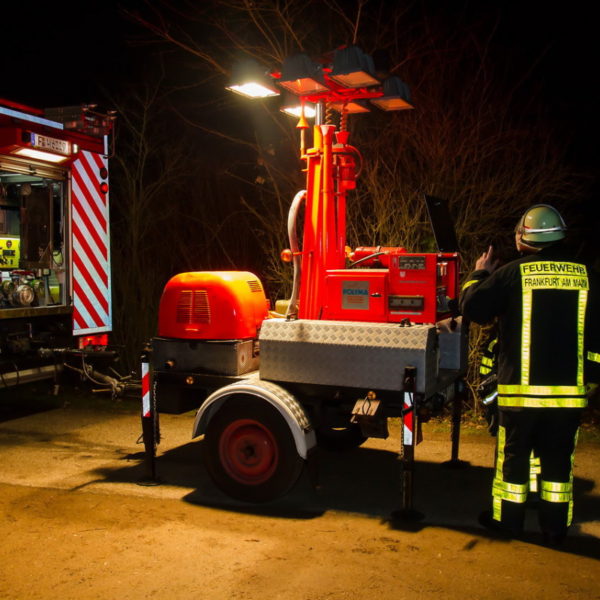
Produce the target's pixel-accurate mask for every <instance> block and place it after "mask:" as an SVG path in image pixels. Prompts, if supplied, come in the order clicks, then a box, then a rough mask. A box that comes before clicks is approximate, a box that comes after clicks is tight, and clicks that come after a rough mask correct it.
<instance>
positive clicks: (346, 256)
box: [142, 48, 466, 513]
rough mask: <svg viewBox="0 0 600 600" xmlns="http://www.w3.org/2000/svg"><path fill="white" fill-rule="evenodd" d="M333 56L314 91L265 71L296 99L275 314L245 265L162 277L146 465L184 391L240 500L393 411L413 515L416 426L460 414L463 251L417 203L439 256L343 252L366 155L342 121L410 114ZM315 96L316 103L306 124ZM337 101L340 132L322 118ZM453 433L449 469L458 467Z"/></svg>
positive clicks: (441, 209)
mask: <svg viewBox="0 0 600 600" xmlns="http://www.w3.org/2000/svg"><path fill="white" fill-rule="evenodd" d="M349 50H350V51H352V52H355V53H356V52H359V53H360V50H359V49H356V48H350V49H349ZM336 55H337V51H336ZM365 56H366V55H365ZM359 57H360V55H359ZM336 58H337V57H334V61H333V65H328V66H322V67H321V68H319V69H318V82H317V83H318V84H319V85H317V84H315V83H313V82H311V81H308V83H307V79H306V78H303V76H301V75H298V74H297V73H293V74H289V75H288V74H286V69H287V67H286V64H285V63H284V65H283V68H282V70H281V71H280V72H277V73H274V74H272V78H273V79H275V80H276V82H277V84H278V85H279V86H280V87H285V88H287V89H289V90H290V91H292V92H293V93H294V94H295V95H296V96H297V97H298V99H299V101H300V104H301V112H300V119H299V121H298V126H297V127H298V130H299V132H300V158H301V159H302V161H303V163H304V172H305V173H306V189H304V190H301V191H299V192H298V193H297V194H296V196H295V197H294V198H293V199H292V200H291V203H290V208H289V215H288V221H287V229H288V236H289V241H290V247H289V249H287V250H285V251H284V252H283V253H282V257H283V258H284V259H287V260H289V261H290V262H291V266H292V268H293V288H292V292H291V296H290V298H289V299H287V300H285V301H278V302H277V304H276V306H275V309H274V310H272V309H271V306H270V305H269V302H268V301H267V298H266V295H265V291H264V289H263V285H262V283H261V281H260V279H259V278H258V277H257V276H256V275H255V274H253V273H250V272H246V271H239V272H238V271H216V272H203V271H198V272H188V273H180V274H178V275H175V276H174V277H172V278H171V279H170V280H169V281H168V282H167V284H166V286H165V288H164V291H163V293H162V297H161V300H160V306H159V319H158V331H157V335H156V336H155V337H153V338H152V339H151V340H150V342H149V345H148V348H147V349H146V351H145V352H144V355H143V360H142V391H143V400H142V428H143V429H142V430H143V435H144V443H145V446H146V457H147V459H148V463H147V464H148V466H149V469H150V471H149V476H150V477H155V476H156V471H155V465H154V462H153V460H152V458H153V456H154V455H155V452H156V444H157V443H158V440H159V436H158V426H157V421H158V419H157V413H158V412H160V411H161V410H163V411H166V410H167V406H168V405H169V404H170V403H172V402H173V400H174V399H177V398H182V397H184V396H185V397H188V398H190V397H191V398H192V399H193V400H194V402H195V403H196V405H197V406H198V407H199V408H198V410H197V412H196V416H195V420H194V424H193V428H192V437H193V438H196V437H199V436H204V440H203V444H202V450H203V452H202V454H203V461H204V464H205V467H206V469H207V471H208V473H209V475H210V476H211V478H212V480H213V481H214V483H215V484H216V486H217V487H218V488H220V489H221V490H222V491H223V492H225V493H226V494H227V495H229V496H230V497H233V498H236V499H238V500H242V501H247V502H265V501H270V500H273V499H275V498H277V497H280V496H282V495H284V494H285V493H286V492H288V491H289V490H290V489H291V487H292V486H293V485H294V484H295V482H296V481H297V479H298V477H299V474H300V473H301V471H302V470H303V468H304V467H305V466H309V467H312V466H314V460H315V457H316V451H317V449H318V448H319V447H320V446H325V447H328V448H334V449H343V448H351V447H354V446H359V445H360V444H361V443H362V442H364V441H365V440H366V439H367V438H369V437H381V438H385V437H387V436H388V419H390V418H394V417H396V418H399V419H401V439H400V443H399V451H400V453H401V456H402V461H401V462H402V465H403V469H402V483H403V498H402V509H403V510H404V511H406V512H407V513H408V512H410V511H412V510H413V509H412V479H413V463H414V447H415V445H416V444H417V443H418V441H420V439H421V429H420V422H421V421H422V420H425V419H426V418H427V415H430V414H431V413H432V412H433V411H435V410H439V409H440V407H442V406H444V405H446V404H447V403H450V402H451V401H454V416H455V419H454V425H457V424H458V423H459V421H460V402H461V397H462V393H463V390H464V384H463V381H462V376H463V375H464V373H465V371H466V335H465V331H464V328H463V326H462V322H461V318H460V316H458V315H457V313H456V310H455V306H456V301H457V298H458V294H459V287H458V284H459V268H460V265H459V254H458V251H457V248H453V247H451V244H450V243H449V242H448V240H449V239H452V235H448V223H449V211H448V207H447V204H446V203H445V202H444V201H443V200H441V199H439V198H435V197H425V196H424V198H423V201H424V202H427V206H428V208H429V214H430V216H431V217H432V221H436V220H437V221H438V223H439V221H440V219H439V216H440V215H443V216H444V219H442V221H443V222H445V225H444V227H442V229H445V231H446V233H445V234H443V233H442V232H441V230H440V228H439V227H438V230H437V231H436V230H435V229H434V231H435V232H436V233H435V235H436V239H437V240H438V248H437V250H438V251H437V252H418V251H409V250H407V249H406V248H404V247H389V246H386V247H382V246H370V247H359V248H356V249H355V250H354V251H350V249H349V248H348V247H347V245H346V218H347V216H346V199H347V194H348V193H349V192H351V191H352V190H353V189H355V187H356V185H357V175H358V173H359V171H360V167H361V160H362V157H361V155H360V152H359V151H358V149H357V148H355V147H354V146H352V145H351V144H350V132H349V130H348V128H347V122H348V115H349V114H351V113H352V112H354V111H353V110H352V106H354V105H357V106H360V105H361V104H360V103H362V102H365V101H372V103H373V104H374V105H375V104H376V101H382V102H383V101H384V100H389V101H390V104H387V105H385V104H382V107H383V108H384V110H388V109H390V108H389V107H392V108H391V109H398V108H401V109H409V108H411V107H412V106H411V104H410V102H409V99H408V97H407V96H408V94H407V93H406V89H405V88H404V89H403V91H402V93H396V95H393V94H391V93H390V91H389V86H386V84H385V83H384V84H383V85H381V82H380V81H379V80H378V79H376V78H375V77H372V80H371V81H368V80H367V81H365V80H364V78H363V79H359V81H355V80H354V81H353V80H352V78H351V75H352V74H350V77H348V78H346V79H344V78H343V77H341V76H340V77H336V75H340V74H341V75H344V74H348V69H346V71H345V73H344V69H343V65H344V61H343V60H342V61H341V63H342V67H340V68H338V67H336ZM342 58H343V57H342ZM302 60H303V61H304V62H305V63H306V62H307V60H308V59H307V57H302ZM296 62H298V61H296ZM339 62H340V61H338V63H339ZM364 62H365V61H363V64H364ZM289 66H290V65H288V67H289ZM288 70H290V69H288ZM291 70H293V69H291ZM315 72H316V71H315ZM363 75H364V74H363ZM359 77H360V75H359ZM314 79H317V78H316V77H315V78H314ZM396 83H397V82H396ZM232 89H233V88H232ZM238 91H239V89H238ZM309 103H311V104H314V106H315V108H316V115H315V125H314V126H312V127H310V126H309V125H308V122H307V119H306V116H305V111H306V110H307V107H308V105H309ZM331 107H333V108H334V109H335V110H337V112H338V113H339V123H338V124H335V123H332V122H331V121H332V120H333V119H331V118H328V115H329V113H331V111H330V110H329V109H330V108H331ZM311 134H312V135H311ZM301 222H302V227H303V231H302V232H299V231H298V229H299V228H300V223H301ZM452 231H453V230H452ZM454 239H455V236H454ZM454 431H455V433H454V434H453V438H452V458H451V460H452V461H454V462H455V463H459V462H460V461H458V428H457V427H456V428H455V429H454ZM310 471H311V472H313V473H314V471H315V470H314V469H310Z"/></svg>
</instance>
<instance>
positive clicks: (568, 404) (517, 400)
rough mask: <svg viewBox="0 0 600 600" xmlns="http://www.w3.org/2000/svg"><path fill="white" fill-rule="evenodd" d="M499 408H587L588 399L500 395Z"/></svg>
mask: <svg viewBox="0 0 600 600" xmlns="http://www.w3.org/2000/svg"><path fill="white" fill-rule="evenodd" d="M498 406H514V407H523V408H585V407H586V406H587V398H586V397H585V396H583V397H571V398H564V397H550V398H534V397H530V396H501V395H498Z"/></svg>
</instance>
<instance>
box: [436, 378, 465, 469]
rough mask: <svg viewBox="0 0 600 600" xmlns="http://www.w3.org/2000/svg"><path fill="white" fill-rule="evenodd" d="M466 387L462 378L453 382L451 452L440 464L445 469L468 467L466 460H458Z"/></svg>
mask: <svg viewBox="0 0 600 600" xmlns="http://www.w3.org/2000/svg"><path fill="white" fill-rule="evenodd" d="M465 392H466V385H465V381H464V379H463V378H462V377H460V378H458V379H457V380H456V381H455V382H454V399H453V400H452V426H451V430H450V439H451V442H452V450H451V454H450V460H448V461H446V462H445V463H442V464H443V465H444V466H445V467H448V468H451V469H463V468H465V467H467V466H469V462H468V461H466V460H460V459H459V458H458V450H459V446H460V421H461V418H462V407H463V402H464V398H465Z"/></svg>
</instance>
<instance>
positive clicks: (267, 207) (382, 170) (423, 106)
mask: <svg viewBox="0 0 600 600" xmlns="http://www.w3.org/2000/svg"><path fill="white" fill-rule="evenodd" d="M153 6H154V7H155V8H152V9H149V10H148V11H145V12H142V13H133V12H131V11H129V12H128V13H127V15H128V16H129V18H132V19H134V20H135V21H137V22H138V23H140V24H141V25H142V26H143V28H144V29H145V30H146V31H149V32H151V33H152V35H153V36H154V39H158V40H162V41H163V42H165V43H166V44H167V47H171V48H177V49H178V51H181V53H180V54H178V55H177V56H180V57H184V56H185V57H187V58H188V59H192V64H193V69H194V71H193V72H194V76H195V77H198V74H199V73H201V74H202V80H203V82H204V83H206V84H211V85H213V86H214V87H213V90H214V94H216V95H218V96H219V98H220V101H219V109H218V110H220V111H221V114H233V112H235V113H236V114H237V115H238V117H239V115H246V116H247V117H248V118H247V119H242V120H241V121H240V120H239V119H237V120H236V119H234V120H229V121H220V120H219V119H218V118H212V119H206V118H205V119H202V118H198V117H191V116H190V114H191V113H190V112H189V110H186V109H183V108H182V109H180V114H181V116H182V118H185V119H186V120H187V122H188V124H191V123H192V122H193V126H194V127H197V128H199V129H201V130H203V131H204V132H209V133H211V134H212V135H214V136H215V137H219V138H221V139H224V140H227V141H228V142H229V143H231V144H233V146H232V147H237V148H238V149H242V148H244V149H246V150H250V151H251V152H252V153H254V160H255V164H254V169H252V168H250V169H249V168H248V164H246V165H245V167H246V168H245V169H244V168H242V165H241V164H239V163H237V164H234V165H230V166H229V167H228V168H227V169H225V170H224V174H227V175H229V176H231V177H232V178H234V179H236V180H238V181H240V182H242V183H244V184H246V185H247V187H246V188H245V189H246V190H247V193H245V194H244V196H243V198H242V199H241V202H240V204H239V208H241V209H245V210H246V211H247V213H248V214H249V218H251V219H253V222H254V223H255V227H256V229H257V232H258V233H257V236H258V241H259V242H260V244H261V246H262V251H263V253H264V256H265V257H266V259H265V263H264V267H263V269H262V273H261V274H262V276H263V277H264V278H265V279H266V281H267V282H268V287H269V289H270V292H271V296H273V297H276V296H278V295H280V294H284V293H286V292H287V287H286V285H287V283H288V282H289V273H288V271H287V270H286V268H285V267H282V265H281V263H280V261H279V252H280V250H281V249H282V248H283V247H284V246H285V243H286V239H285V215H286V213H287V207H288V206H289V203H290V201H291V199H292V197H293V194H294V193H295V192H296V191H297V190H298V189H299V188H300V187H303V184H302V180H301V178H299V168H298V167H299V163H298V156H297V155H298V152H297V146H298V143H297V141H296V137H297V134H296V131H295V129H294V124H293V123H290V122H289V121H285V120H284V119H283V118H282V117H281V115H280V114H279V111H278V110H277V109H276V108H274V107H273V106H269V105H268V104H262V105H260V106H258V107H254V108H242V105H241V103H240V102H239V101H238V100H237V99H235V98H230V99H226V97H225V92H220V91H217V90H221V89H222V88H223V87H224V84H225V83H226V81H227V77H228V75H229V73H230V70H231V66H232V65H233V64H234V63H235V61H236V60H238V59H239V58H240V56H252V57H253V58H255V59H256V60H258V61H260V62H262V63H263V64H265V65H266V66H267V67H269V68H276V67H279V66H280V65H281V62H282V60H283V59H284V57H285V56H287V55H289V54H291V53H293V52H296V51H305V52H307V53H308V54H310V55H311V56H314V57H315V58H322V57H323V56H325V55H326V54H327V52H329V51H331V50H332V49H334V48H335V47H338V46H339V45H341V44H349V43H356V44H358V45H359V46H361V47H362V48H363V49H364V50H365V51H366V52H368V53H371V54H374V53H375V51H382V52H383V55H384V56H385V57H387V65H385V67H384V68H385V71H386V72H387V73H388V74H396V75H400V76H401V78H402V79H404V80H405V81H407V82H408V83H409V84H410V86H411V89H412V92H413V103H414V106H415V109H414V110H412V111H403V112H402V113H399V114H394V115H388V114H369V115H360V116H356V117H355V118H354V117H353V118H352V120H351V122H350V130H351V132H352V140H353V144H354V145H356V146H358V147H359V149H360V150H361V152H362V154H363V161H364V164H363V171H362V175H361V179H360V181H359V189H358V191H357V193H356V194H355V195H354V197H352V198H351V199H350V201H349V205H348V209H349V213H350V214H349V220H348V223H349V232H348V235H349V240H350V241H351V242H352V243H353V244H361V245H375V244H383V245H394V246H405V247H406V248H408V249H410V250H419V251H423V250H433V240H432V235H431V231H430V228H429V225H428V222H427V218H426V211H425V205H424V202H423V194H425V193H429V194H433V195H437V196H441V197H444V198H447V199H448V200H449V201H450V208H451V212H452V214H453V216H454V219H455V224H456V229H457V233H458V237H459V241H460V245H461V248H462V257H463V261H464V262H463V264H464V265H466V267H468V266H470V264H472V262H473V260H474V259H475V257H476V256H477V254H478V253H480V252H481V251H482V250H483V249H484V248H485V247H486V246H487V244H489V243H490V242H491V241H494V242H496V243H497V244H498V245H499V246H500V247H504V249H505V250H506V251H507V252H508V247H509V245H510V242H511V236H510V232H511V230H512V227H513V226H514V222H515V221H516V218H517V216H518V215H519V214H520V213H521V212H522V210H523V208H524V207H525V206H527V205H529V204H531V203H532V202H536V201H541V200H546V199H549V198H550V199H552V201H554V202H555V203H556V204H557V205H558V206H559V207H560V208H561V209H563V210H566V211H567V212H568V210H569V207H570V206H572V204H573V203H574V202H576V201H577V199H578V198H580V197H581V195H582V193H583V192H584V190H585V186H586V185H587V181H586V180H585V178H582V177H580V176H579V174H578V173H576V172H574V171H573V169H572V168H571V167H569V166H568V164H567V162H566V161H565V158H564V151H563V148H562V147H561V140H559V139H557V137H556V136H555V135H554V133H553V131H552V129H551V128H549V126H548V123H547V121H546V116H545V114H544V110H543V106H542V105H541V104H540V103H539V96H538V95H537V94H536V89H535V86H534V85H532V84H531V72H532V70H533V69H534V68H535V64H532V65H525V66H524V67H523V68H521V69H520V70H517V69H516V68H515V67H514V65H510V64H506V63H505V64H503V63H502V62H501V61H499V59H498V56H493V48H494V45H493V40H494V35H495V26H496V23H495V22H494V21H493V20H491V21H488V22H480V23H477V22H469V23H467V22H464V21H461V20H460V18H459V17H457V18H456V19H454V20H452V19H450V18H449V17H448V14H445V15H444V18H436V17H435V16H433V17H432V16H428V15H427V14H425V13H422V12H420V5H419V4H418V3H413V4H410V3H409V4H407V5H404V4H403V5H400V3H395V2H392V3H390V2H385V1H383V0H381V1H379V0H370V1H367V0H357V1H356V2H355V3H352V4H350V3H347V2H344V3H342V2H338V1H337V0H323V1H316V0H312V1H311V0H307V1H303V2H299V1H298V0H277V1H272V0H212V1H210V2H203V3H200V4H196V3H189V4H185V3H184V4H179V5H178V7H177V8H176V9H174V8H173V5H171V4H170V3H168V2H164V3H161V4H159V5H153ZM156 6H158V7H157V8H156ZM317 14H318V18H316V15H317ZM190 106H193V104H190ZM213 108H215V107H213ZM210 114H212V115H213V117H214V115H215V114H217V113H215V112H214V111H211V113H210ZM250 115H252V118H250ZM266 119H268V120H269V123H270V126H271V128H272V129H271V131H274V132H275V133H276V135H277V136H278V138H276V137H274V136H273V135H270V136H268V135H265V134H264V128H262V127H261V126H260V125H259V124H262V125H264V123H265V122H266ZM257 169H260V170H261V172H262V174H261V175H257V174H256V170H257ZM473 335H474V337H475V338H478V337H479V336H480V335H481V332H479V331H478V330H477V329H474V333H473ZM472 347H473V351H472V352H473V353H474V357H475V355H476V352H477V350H476V344H473V346H472ZM471 382H472V384H473V385H475V384H476V383H477V379H476V377H472V378H471Z"/></svg>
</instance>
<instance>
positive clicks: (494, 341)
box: [488, 338, 498, 352]
mask: <svg viewBox="0 0 600 600" xmlns="http://www.w3.org/2000/svg"><path fill="white" fill-rule="evenodd" d="M497 343H498V338H494V339H493V340H492V341H491V342H490V344H489V346H488V352H493V351H494V347H495V346H496V344H497Z"/></svg>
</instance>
